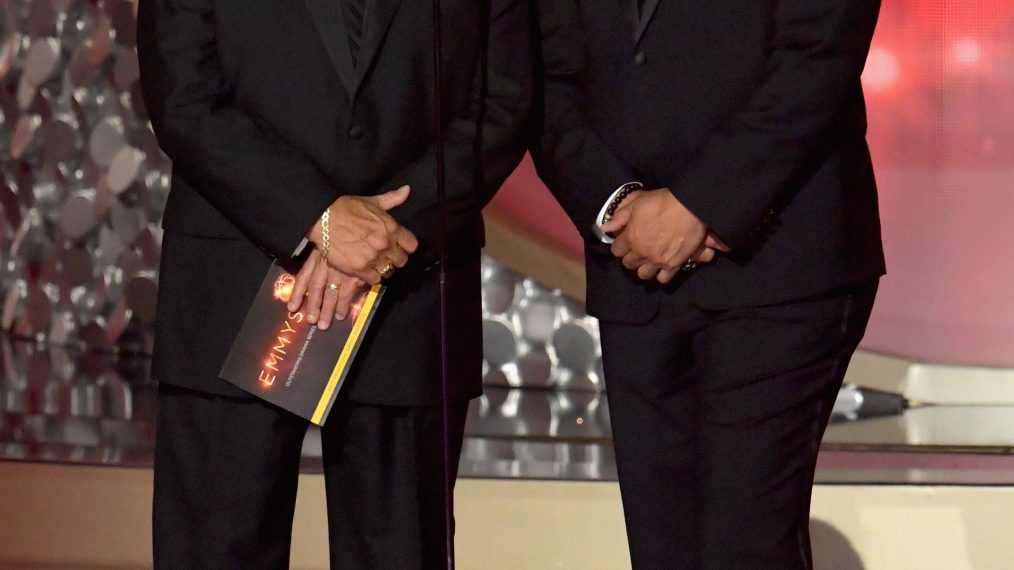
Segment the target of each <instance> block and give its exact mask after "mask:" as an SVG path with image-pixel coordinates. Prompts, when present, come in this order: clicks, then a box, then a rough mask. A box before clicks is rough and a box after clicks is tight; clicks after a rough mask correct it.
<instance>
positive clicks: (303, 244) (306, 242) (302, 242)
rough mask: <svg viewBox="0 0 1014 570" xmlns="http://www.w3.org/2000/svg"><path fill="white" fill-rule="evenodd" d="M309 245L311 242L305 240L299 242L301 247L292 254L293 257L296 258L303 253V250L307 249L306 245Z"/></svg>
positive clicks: (297, 247) (298, 246)
mask: <svg viewBox="0 0 1014 570" xmlns="http://www.w3.org/2000/svg"><path fill="white" fill-rule="evenodd" d="M308 243H310V240H308V239H306V238H303V241H301V242H299V245H297V246H296V251H294V252H292V257H296V256H297V255H299V254H300V253H302V252H303V248H304V247H306V244H308Z"/></svg>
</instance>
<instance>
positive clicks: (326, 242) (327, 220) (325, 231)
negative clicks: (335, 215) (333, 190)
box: [320, 206, 331, 263]
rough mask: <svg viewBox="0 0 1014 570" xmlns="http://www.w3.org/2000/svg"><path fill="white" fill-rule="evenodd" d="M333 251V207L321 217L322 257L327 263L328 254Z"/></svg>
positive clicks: (328, 208) (326, 210)
mask: <svg viewBox="0 0 1014 570" xmlns="http://www.w3.org/2000/svg"><path fill="white" fill-rule="evenodd" d="M330 249H331V207H330V206H328V207H327V208H325V209H324V213H323V214H321V216H320V256H321V257H323V258H324V263H327V253H328V251H329V250H330Z"/></svg>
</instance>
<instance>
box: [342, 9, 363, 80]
mask: <svg viewBox="0 0 1014 570" xmlns="http://www.w3.org/2000/svg"><path fill="white" fill-rule="evenodd" d="M365 4H366V0H342V17H343V18H345V30H346V31H347V32H348V33H347V34H346V35H347V36H348V38H349V52H351V53H352V65H353V66H355V65H358V64H357V61H358V59H359V40H361V39H363V14H364V13H365V12H366V7H365Z"/></svg>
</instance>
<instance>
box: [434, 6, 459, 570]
mask: <svg viewBox="0 0 1014 570" xmlns="http://www.w3.org/2000/svg"><path fill="white" fill-rule="evenodd" d="M440 20H441V18H440V0H433V75H434V86H433V88H434V94H433V95H434V97H433V98H434V101H435V104H436V112H435V113H434V116H435V121H436V160H437V165H436V166H437V168H436V174H437V180H436V182H437V188H436V190H437V209H438V216H439V226H438V231H437V252H438V265H439V276H438V279H439V300H438V306H439V312H440V397H441V402H440V404H441V406H440V408H441V410H440V411H441V415H442V416H443V418H442V419H443V430H442V431H443V452H444V458H443V459H444V538H445V541H446V542H445V545H444V548H445V550H444V552H445V554H446V555H447V570H454V495H453V493H454V475H453V474H452V473H456V472H457V469H456V468H457V466H456V465H453V461H452V460H451V410H450V406H451V402H450V378H449V363H450V351H449V347H448V342H447V187H446V175H447V173H446V171H445V166H446V165H445V163H444V151H445V148H444V101H443V91H444V89H443V58H442V56H443V43H442V33H441V25H440Z"/></svg>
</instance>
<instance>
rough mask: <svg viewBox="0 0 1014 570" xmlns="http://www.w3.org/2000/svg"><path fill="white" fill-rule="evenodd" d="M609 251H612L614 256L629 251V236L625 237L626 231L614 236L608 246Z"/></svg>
mask: <svg viewBox="0 0 1014 570" xmlns="http://www.w3.org/2000/svg"><path fill="white" fill-rule="evenodd" d="M609 251H611V252H612V253H613V256H614V257H623V256H625V255H627V254H628V253H630V238H629V237H627V232H623V233H621V234H620V235H618V236H616V239H615V240H613V245H612V246H611V247H610V248H609Z"/></svg>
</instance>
